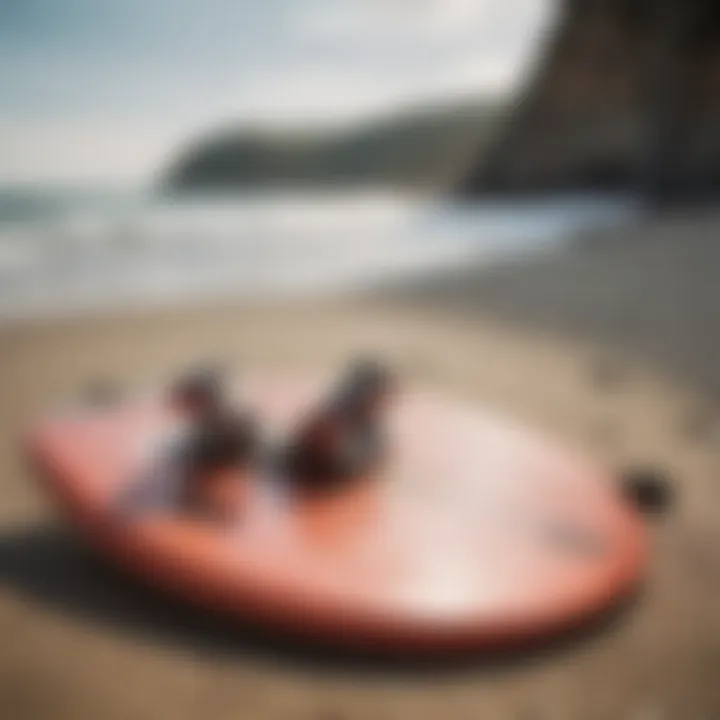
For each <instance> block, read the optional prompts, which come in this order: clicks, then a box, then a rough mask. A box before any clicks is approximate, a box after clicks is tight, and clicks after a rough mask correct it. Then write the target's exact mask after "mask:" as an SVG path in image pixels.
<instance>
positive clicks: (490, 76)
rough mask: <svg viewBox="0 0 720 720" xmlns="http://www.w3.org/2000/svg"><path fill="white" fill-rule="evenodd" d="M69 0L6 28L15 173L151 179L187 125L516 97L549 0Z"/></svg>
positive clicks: (4, 127)
mask: <svg viewBox="0 0 720 720" xmlns="http://www.w3.org/2000/svg"><path fill="white" fill-rule="evenodd" d="M65 3H66V4H65V5H64V6H63V7H64V8H65V12H63V13H59V12H57V9H56V11H55V13H54V14H53V13H49V14H47V13H45V14H43V12H40V10H42V8H43V7H45V6H47V7H48V8H49V7H50V5H52V3H51V2H50V1H49V0H26V2H24V3H19V4H15V5H14V7H15V8H16V10H15V12H16V15H15V16H12V17H10V18H9V19H10V20H11V21H12V23H11V24H10V25H13V26H14V30H13V31H12V32H10V30H7V31H6V32H3V31H2V28H1V27H0V156H2V157H3V164H2V167H0V172H1V173H2V175H3V177H4V178H8V177H10V176H13V175H17V174H21V175H23V176H24V177H25V176H30V175H32V174H33V173H39V174H44V175H45V176H48V177H50V176H52V177H54V176H55V175H56V174H57V173H58V172H60V171H61V170H62V168H63V166H64V168H65V171H66V172H67V173H68V174H73V175H74V176H77V177H79V178H90V177H94V176H98V175H101V174H113V173H114V174H115V175H117V176H118V177H120V176H122V177H131V176H142V175H143V174H147V173H148V172H150V171H151V169H152V168H153V167H154V164H156V163H157V162H159V160H160V159H161V158H162V157H163V153H165V152H167V148H169V147H171V146H172V144H173V142H175V141H176V138H179V137H181V136H182V134H183V133H186V134H187V133H193V132H197V131H198V130H199V129H202V128H208V127H212V126H214V125H217V124H219V123H226V122H230V121H233V120H235V121H240V122H251V123H258V122H264V123H267V124H276V125H277V124H280V125H282V124H292V123H297V122H313V123H322V124H328V123H330V124H332V123H336V122H342V121H355V120H358V119H361V118H363V117H366V116H368V115H372V114H376V113H380V112H385V111H390V110H392V109H394V108H397V107H399V106H402V105H405V104H419V103H423V102H437V101H440V100H441V99H442V98H443V97H445V98H449V97H452V96H457V95H467V94H472V93H483V92H499V91H501V90H508V89H511V88H512V87H513V85H514V84H516V83H517V82H518V80H519V79H520V77H521V76H522V73H523V70H524V68H525V67H526V66H527V64H528V62H529V60H530V57H531V55H532V53H533V52H534V45H535V43H536V41H537V39H538V37H539V36H540V31H541V30H542V28H543V26H544V24H545V23H546V22H547V20H548V17H549V12H548V10H549V8H550V6H551V0H503V1H502V2H497V0H236V2H228V1H226V0H203V3H198V2H194V1H191V0H124V2H121V1H120V0H108V2H107V3H103V5H102V8H104V10H103V12H100V10H99V9H98V8H99V7H100V6H99V5H98V4H97V3H96V2H95V0H65ZM107 8H109V9H107ZM31 10H33V11H34V13H35V15H32V14H31V12H30V11H31ZM43 18H44V19H43ZM6 19H8V18H7V17H6ZM41 20H42V22H41ZM1 25H2V17H0V26H1ZM10 25H9V26H10Z"/></svg>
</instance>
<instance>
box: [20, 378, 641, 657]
mask: <svg viewBox="0 0 720 720" xmlns="http://www.w3.org/2000/svg"><path fill="white" fill-rule="evenodd" d="M244 395H245V397H246V401H247V402H248V404H250V405H251V406H252V407H253V408H255V409H256V411H257V413H258V416H259V418H260V420H261V422H262V423H263V426H264V427H265V428H266V429H267V433H268V435H269V436H270V438H271V439H272V438H280V437H282V436H283V434H284V433H286V432H287V430H288V428H290V427H292V426H293V424H294V423H296V422H297V420H298V418H299V417H301V416H302V413H303V412H305V411H306V410H307V408H308V407H310V406H311V404H312V402H313V400H314V399H315V398H316V397H317V395H318V386H317V384H314V383H312V382H309V383H308V382H302V381H293V380H287V381H279V380H278V379H271V380H267V381H258V382H254V383H252V384H250V385H248V386H247V387H246V388H245V390H244ZM387 423H388V434H389V439H390V443H389V444H390V448H391V452H390V455H389V457H388V458H387V462H386V464H385V466H384V467H383V468H382V470H380V471H379V472H378V473H377V474H376V475H375V476H373V477H367V478H362V479H359V480H357V481H356V482H353V483H350V484H347V485H346V486H344V487H342V488H339V489H337V490H336V491H334V492H328V493H325V494H323V493H320V494H314V495H312V496H307V497H306V496H298V495H296V494H294V493H292V492H290V491H289V489H288V487H289V486H288V483H287V480H286V479H285V478H281V477H277V476H276V474H275V473H276V472H278V471H277V470H273V469H272V465H271V464H269V465H265V466H263V467H261V468H251V469H249V470H248V471H246V472H245V473H243V474H238V475H237V477H236V478H234V487H236V489H237V492H238V493H239V502H238V506H237V507H238V509H237V513H236V514H235V515H234V516H233V517H232V519H231V520H230V521H229V522H223V523H214V522H209V521H207V520H202V519H195V518H191V517H187V516H184V515H180V514H178V513H177V512H176V511H175V509H174V505H173V496H174V493H176V491H177V486H178V482H179V478H178V475H179V473H178V470H177V468H176V467H174V466H173V464H172V463H171V462H168V461H167V457H168V452H167V448H168V447H170V446H172V444H173V442H176V441H177V438H178V437H180V436H181V435H182V425H181V422H180V420H179V418H178V417H177V416H176V414H175V412H174V411H173V410H172V408H171V407H170V406H169V405H168V404H167V403H166V402H165V401H164V400H163V398H162V397H161V396H160V395H158V396H148V397H144V398H140V399H136V400H132V401H127V402H123V403H120V404H118V405H115V406H109V407H97V408H95V407H85V408H79V409H77V410H75V411H74V412H65V413H59V414H55V415H52V416H50V417H48V418H44V419H41V420H40V421H39V422H38V423H37V424H36V425H35V426H34V427H33V428H32V429H31V431H30V433H29V434H28V436H27V452H28V454H29V456H30V458H31V459H32V461H33V463H34V464H35V466H36V467H37V469H38V470H39V475H40V477H41V478H42V479H43V481H44V486H45V488H46V489H47V491H48V492H49V493H50V495H51V496H52V498H53V499H54V500H55V502H56V503H57V505H58V506H59V507H60V509H61V510H62V511H63V512H64V513H65V514H66V515H67V517H68V518H69V520H70V522H71V523H72V524H73V525H75V526H76V528H77V529H78V530H79V531H80V533H81V534H82V536H83V537H84V538H85V540H86V541H87V543H89V544H90V545H92V546H93V547H95V548H96V549H97V550H99V551H100V552H101V553H103V554H104V555H105V556H106V557H107V558H108V559H109V560H110V561H111V562H113V563H115V564H117V565H119V566H121V567H123V568H125V569H126V570H127V571H129V572H131V573H133V574H134V575H136V576H137V577H139V578H141V579H142V580H143V581H145V582H147V583H150V584H152V585H153V586H155V587H156V588H159V589H161V590H163V591H165V592H167V593H171V594H172V595H173V596H175V597H177V598H178V600H182V601H185V602H190V603H193V604H194V605H196V606H198V607H200V608H204V609H206V610H207V611H212V612H216V613H221V614H223V615H225V616H226V617H227V618H228V619H229V620H232V619H233V618H236V619H238V620H240V621H242V622H243V623H252V624H257V625H260V626H263V627H267V628H270V629H272V630H275V631H279V632H281V633H288V634H291V635H293V636H298V637H301V638H305V639H308V640H311V641H314V642H319V643H326V644H330V645H336V646H342V647H347V648H353V649H364V650H371V651H378V652H391V653H393V652H396V653H442V652H456V651H457V652H460V651H467V650H474V649H479V650H494V649H500V648H507V647H513V646H519V645H525V644H529V643H533V642H536V641H541V640H543V639H547V638H550V637H552V636H554V635H556V634H558V633H562V632H563V631H565V630H568V629H570V628H573V627H575V626H578V625H581V624H582V623H584V622H585V621H587V620H589V619H591V618H592V617H594V616H596V615H597V614H598V613H601V612H602V611H603V610H605V609H607V608H609V607H611V606H612V605H614V604H615V603H617V602H618V601H620V600H621V599H622V598H624V597H626V596H627V595H628V594H629V593H631V592H632V591H633V590H634V589H635V588H636V587H637V585H638V583H639V582H640V581H641V579H642V577H643V574H644V570H645V566H646V563H647V540H646V534H645V529H644V524H643V521H642V519H641V518H640V517H639V516H638V514H637V513H636V511H635V510H634V509H633V508H632V507H631V506H630V505H629V504H628V503H626V502H625V501H623V499H622V497H621V495H620V493H619V492H618V490H617V487H616V483H615V482H614V478H613V477H612V476H611V475H610V474H609V473H608V472H606V471H605V470H604V469H603V468H602V467H600V466H599V465H597V464H595V463H594V462H592V461H589V460H588V459H586V458H585V457H584V456H583V455H582V454H580V453H578V452H576V451H574V450H571V449H569V448H567V447H565V446H564V445H563V444H562V443H558V442H557V441H555V440H553V439H549V438H547V437H545V436H544V435H543V434H541V433H537V432H535V431H532V430H530V429H528V428H526V427H525V426H524V425H522V424H520V423H516V422H513V421H510V420H507V419H503V418H501V417H499V416H498V415H497V414H496V413H494V412H492V411H490V410H483V409H482V408H480V407H476V406H474V405H472V404H470V403H467V402H462V401H460V400H457V399H452V398H449V397H447V396H445V395H443V394H440V393H436V392H431V391H420V390H418V391H406V392H403V393H401V394H400V396H399V397H398V399H397V400H396V401H395V403H394V404H393V406H392V408H390V410H389V413H388V418H387Z"/></svg>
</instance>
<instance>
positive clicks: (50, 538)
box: [0, 525, 638, 677]
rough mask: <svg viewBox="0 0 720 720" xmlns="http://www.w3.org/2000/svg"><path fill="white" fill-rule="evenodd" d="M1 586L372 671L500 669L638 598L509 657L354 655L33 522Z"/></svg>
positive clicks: (581, 634)
mask: <svg viewBox="0 0 720 720" xmlns="http://www.w3.org/2000/svg"><path fill="white" fill-rule="evenodd" d="M0 584H4V585H5V586H7V587H9V588H11V589H12V591H13V592H15V593H16V594H18V595H19V596H20V597H21V598H22V599H23V600H25V601H29V602H32V603H40V604H43V605H46V606H48V607H50V608H51V609H53V610H54V611H59V612H61V613H66V614H69V615H71V616H73V617H75V618H80V619H82V620H85V621H88V622H95V623H101V624H104V625H106V626H109V627H111V628H113V629H115V630H120V631H122V632H123V633H125V634H129V635H134V636H137V637H138V639H142V640H144V641H146V642H147V641H150V642H158V643H163V644H170V645H174V646H176V647H182V648H184V649H189V650H192V651H194V652H197V653H200V654H207V655H212V656H218V655H219V656H230V657H243V656H245V657H252V658H254V659H258V658H259V659H264V660H267V661H275V662H282V663H291V664H294V665H296V666H299V667H302V668H304V669H309V670H317V671H323V672H327V671H333V672H341V673H345V672H354V673H362V674H367V675H370V676H372V675H374V674H379V675H382V676H387V675H388V674H398V675H402V676H413V675H418V676H421V677H422V676H424V675H426V674H428V673H432V674H441V673H459V672H462V671H476V670H482V671H484V672H494V671H498V670H507V669H511V668H513V667H517V666H525V665H527V664H529V663H537V662H540V661H542V660H543V659H544V658H546V657H547V656H548V655H553V656H555V655H557V654H559V653H566V652H569V651H571V650H572V649H573V648H576V647H577V646H578V645H579V644H580V643H586V642H589V641H591V640H592V639H595V640H597V636H599V635H602V634H604V633H607V632H611V631H614V630H615V629H617V627H618V626H619V625H620V624H622V623H625V622H626V621H627V620H628V619H629V618H630V616H631V612H630V610H631V609H632V608H633V607H634V606H635V605H636V600H637V599H638V598H637V596H636V597H633V598H632V599H631V600H630V601H625V602H624V603H622V604H621V605H619V606H616V607H615V608H613V609H612V610H611V611H609V612H607V613H605V614H604V615H602V616H601V617H599V618H597V619H596V620H594V621H593V622H592V623H591V624H589V625H585V626H584V627H583V628H582V629H578V630H575V631H573V632H571V633H567V634H566V635H564V636H563V637H561V638H560V639H555V640H553V641H552V642H551V643H546V644H543V645H542V646H538V647H534V648H533V649H531V650H529V651H528V650H525V651H523V652H522V653H520V652H516V651H512V652H510V651H508V652H505V653H503V654H501V655H498V654H497V653H494V654H493V655H492V656H489V655H487V654H485V655H483V654H478V653H473V654H472V655H464V656H461V657H439V658H438V657H434V658H432V659H418V658H417V657H408V656H393V657H386V656H382V657H381V656H378V655H372V654H368V653H363V654H358V653H348V652H346V651H341V650H337V649H333V648H327V647H320V646H314V645H313V646H310V645H308V644H307V643H304V642H300V641H298V640H293V639H289V638H287V637H278V636H277V635H273V634H269V633H266V632H261V631H258V630H257V629H255V628H250V627H238V626H237V623H235V624H234V625H233V627H232V629H230V630H229V628H228V623H227V622H226V621H223V619H222V618H217V617H213V616H212V615H208V614H206V613H202V612H199V611H195V610H194V609H192V608H189V607H187V606H185V605H182V604H179V603H174V602H172V601H171V600H170V599H168V598H166V597H164V596H160V595H159V594H157V593H155V592H152V591H150V590H148V589H146V588H145V587H144V586H142V585H140V584H138V583H136V582H134V581H133V580H132V579H130V578H128V577H126V576H125V575H124V574H122V573H120V572H119V571H117V570H116V569H115V568H113V567H111V566H110V565H109V564H106V563H105V562H104V561H103V560H102V559H101V558H99V557H97V556H95V555H93V554H91V552H90V551H89V550H87V549H86V548H84V547H83V546H82V545H81V544H80V543H79V542H78V541H77V540H76V539H75V538H74V537H73V536H72V535H71V534H70V533H69V532H68V531H67V530H65V529H64V528H62V527H61V526H58V525H33V526H29V527H24V528H20V529H15V530H8V531H6V532H4V533H0Z"/></svg>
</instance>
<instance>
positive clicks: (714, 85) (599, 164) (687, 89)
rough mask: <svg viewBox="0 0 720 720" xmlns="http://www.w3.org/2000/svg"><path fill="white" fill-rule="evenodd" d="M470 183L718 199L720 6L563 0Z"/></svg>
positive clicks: (666, 0) (473, 187) (475, 188)
mask: <svg viewBox="0 0 720 720" xmlns="http://www.w3.org/2000/svg"><path fill="white" fill-rule="evenodd" d="M559 10H560V12H559V13H558V24H557V26H556V28H555V30H554V32H552V33H551V35H550V36H549V37H548V39H547V44H546V46H545V48H544V50H543V53H542V57H541V58H540V62H539V65H538V66H537V68H536V69H535V71H534V76H533V77H532V78H530V80H529V82H528V84H527V87H526V89H525V91H524V92H523V93H522V96H521V97H520V98H519V100H518V102H517V104H516V107H515V110H514V113H513V114H512V115H511V119H510V120H509V122H508V123H507V125H506V126H505V127H504V128H503V129H502V130H501V132H500V134H499V135H498V136H497V137H496V139H495V142H494V144H493V145H492V147H491V150H490V152H489V153H488V154H486V155H485V156H484V157H483V159H482V162H479V163H478V165H477V167H476V168H475V169H474V170H473V171H472V172H471V173H470V175H469V176H468V177H467V179H466V181H465V183H464V186H463V189H464V190H465V191H466V192H469V193H480V192H533V193H534V192H538V191H541V192H542V191H553V190H567V189H588V190H628V189H630V190H639V191H641V192H642V193H643V194H645V195H646V196H647V197H650V198H652V199H654V200H656V201H657V202H661V203H662V202H669V201H674V200H682V199H695V198H702V197H707V196H710V197H712V196H720V2H717V0H565V1H564V2H563V3H562V7H561V8H559Z"/></svg>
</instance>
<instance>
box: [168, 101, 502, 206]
mask: <svg viewBox="0 0 720 720" xmlns="http://www.w3.org/2000/svg"><path fill="white" fill-rule="evenodd" d="M502 108H503V105H502V104H501V103H500V102H498V101H484V102H477V101H476V102H473V103H470V102H466V103H464V104H457V105H454V106H446V107H443V108H435V109H431V110H430V109H415V110H412V111H405V112H403V113H402V114H396V115H394V116H391V117H385V118H382V119H379V120H374V121H372V122H367V123H365V124H363V125H357V126H354V127H352V128H346V129H335V130H333V131H327V130H325V131H308V130H297V131H285V132H280V131H267V130H266V131H262V130H253V129H247V128H245V129H243V128H238V129H235V130H231V131H228V130H225V131H222V132H216V133H212V134H209V135H208V136H206V137H204V138H201V139H199V140H198V141H196V142H194V143H192V144H191V145H190V146H189V147H188V149H186V150H185V151H184V152H183V153H182V155H181V156H180V157H179V158H178V159H177V160H176V161H175V162H174V164H173V165H172V166H171V167H170V169H169V171H168V172H167V173H166V176H165V179H164V187H165V188H167V189H169V190H173V191H201V192H203V191H216V190H217V191H227V190H233V189H235V188H246V187H297V186H303V187H318V188H323V187H330V186H363V185H389V186H398V187H416V188H442V187H448V186H451V185H453V184H454V183H455V182H456V181H457V180H458V179H459V178H460V177H462V176H464V174H466V173H467V172H468V171H469V169H470V167H471V166H472V165H475V164H476V163H477V162H478V160H479V158H480V157H481V155H482V152H483V150H484V148H485V147H486V145H487V144H488V140H489V139H490V138H491V136H492V135H493V131H494V128H495V127H496V125H497V124H498V121H499V120H500V118H501V116H502Z"/></svg>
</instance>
